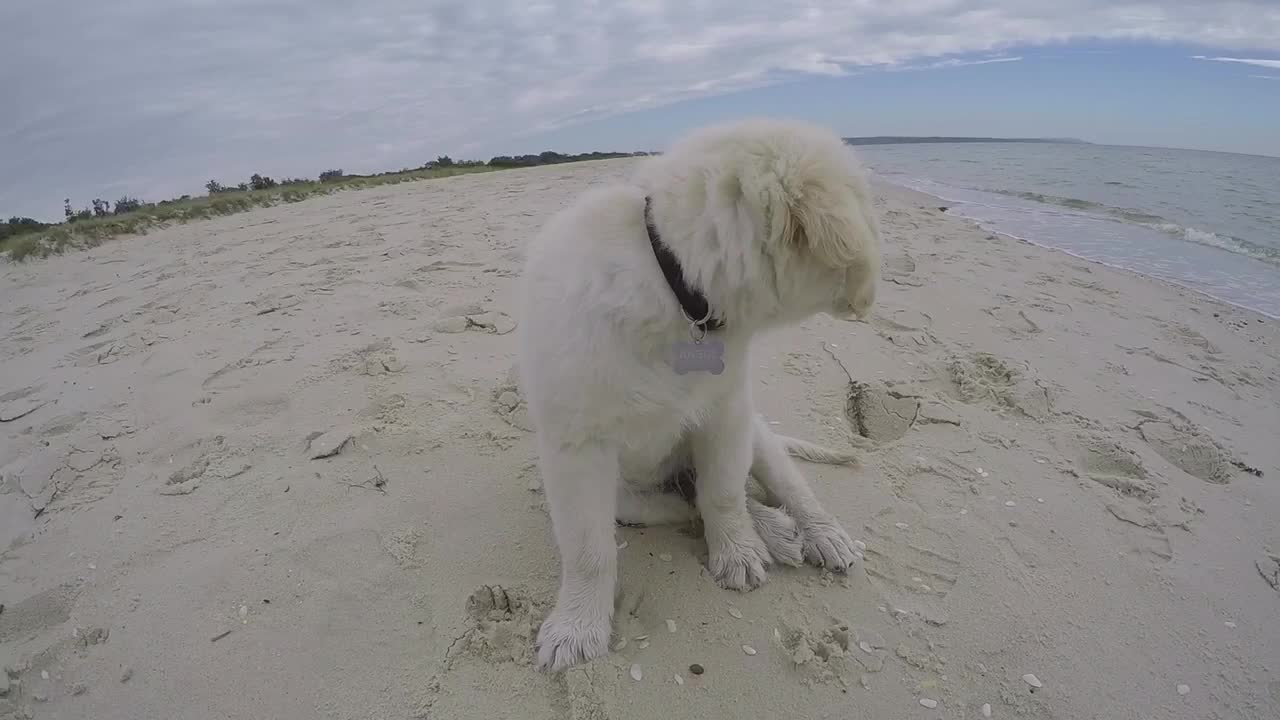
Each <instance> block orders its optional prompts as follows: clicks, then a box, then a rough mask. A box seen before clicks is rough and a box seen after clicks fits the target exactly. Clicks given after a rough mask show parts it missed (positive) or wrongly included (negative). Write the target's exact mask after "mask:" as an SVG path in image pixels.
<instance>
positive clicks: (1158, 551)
mask: <svg viewBox="0 0 1280 720" xmlns="http://www.w3.org/2000/svg"><path fill="white" fill-rule="evenodd" d="M1075 442H1076V443H1077V446H1076V449H1075V457H1076V460H1077V464H1078V467H1079V468H1080V472H1079V474H1082V475H1083V476H1084V477H1087V478H1088V479H1089V480H1092V481H1093V482H1094V483H1096V484H1097V485H1098V486H1100V487H1103V488H1106V489H1107V490H1108V491H1110V493H1109V495H1110V499H1109V500H1108V501H1107V502H1106V503H1105V504H1104V508H1105V509H1106V512H1107V513H1108V514H1109V515H1110V516H1111V517H1112V518H1113V519H1114V520H1116V521H1117V524H1113V525H1110V526H1108V531H1109V532H1110V533H1112V534H1113V535H1115V536H1116V537H1117V538H1118V539H1119V541H1120V542H1121V543H1122V544H1124V545H1126V546H1127V547H1128V548H1129V551H1130V552H1133V553H1137V554H1140V555H1141V554H1149V555H1153V556H1155V557H1156V558H1159V559H1160V560H1162V561H1167V560H1171V559H1172V558H1173V545H1172V544H1171V543H1170V542H1169V537H1168V534H1167V533H1166V532H1165V528H1166V527H1168V526H1171V525H1181V526H1183V527H1187V523H1188V522H1189V521H1190V520H1189V516H1194V514H1195V512H1194V510H1192V511H1190V512H1186V511H1185V509H1184V512H1183V514H1184V516H1188V517H1184V518H1183V519H1182V520H1181V521H1180V522H1179V521H1173V520H1166V519H1162V517H1161V514H1160V513H1159V510H1160V508H1159V507H1158V506H1157V504H1156V502H1157V500H1158V498H1159V497H1160V491H1159V485H1157V483H1156V482H1155V480H1154V479H1153V478H1152V476H1151V474H1150V473H1149V472H1148V470H1147V468H1146V466H1145V465H1144V464H1143V461H1142V456H1141V455H1139V454H1138V452H1137V451H1136V450H1134V449H1132V448H1130V447H1127V446H1126V445H1124V444H1122V443H1120V442H1118V441H1115V440H1112V439H1110V438H1107V437H1104V436H1102V435H1083V436H1080V437H1078V438H1077V439H1076V441H1075Z"/></svg>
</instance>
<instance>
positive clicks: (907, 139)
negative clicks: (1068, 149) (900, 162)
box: [844, 135, 1089, 145]
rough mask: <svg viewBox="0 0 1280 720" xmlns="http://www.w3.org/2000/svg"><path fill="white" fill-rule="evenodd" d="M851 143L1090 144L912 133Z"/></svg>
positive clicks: (1069, 140)
mask: <svg viewBox="0 0 1280 720" xmlns="http://www.w3.org/2000/svg"><path fill="white" fill-rule="evenodd" d="M844 141H845V143H846V144H849V145H916V144H923V143H1068V144H1077V145H1088V144H1089V143H1087V142H1085V141H1084V140H1078V139H1076V138H999V137H947V136H940V135H939V136H926V137H920V136H910V135H876V136H874V137H847V138H844Z"/></svg>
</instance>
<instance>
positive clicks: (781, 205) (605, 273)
mask: <svg viewBox="0 0 1280 720" xmlns="http://www.w3.org/2000/svg"><path fill="white" fill-rule="evenodd" d="M879 272H880V253H879V231H878V229H877V223H876V222H875V219H874V217H873V210H872V203H871V195H870V192H869V190H868V187H867V184H866V180H865V179H864V177H863V174H862V171H861V169H860V168H859V167H858V165H857V163H856V161H855V160H854V158H853V156H852V154H851V153H850V151H849V150H848V148H847V147H846V146H845V144H844V143H843V142H842V141H841V140H840V139H839V138H838V137H837V136H836V135H834V134H832V133H829V132H826V131H824V130H822V129H819V128H816V127H811V126H809V125H805V124H800V123H793V122H784V121H769V120H749V121H746V122H740V123H737V124H732V125H727V126H719V127H712V128H708V129H704V130H701V131H698V132H696V133H694V134H692V135H691V136H689V137H687V138H686V139H684V140H683V141H681V142H679V143H678V144H676V145H675V146H674V147H673V148H671V149H670V151H669V152H667V153H666V154H664V155H661V156H655V157H652V158H648V159H646V160H644V161H643V165H642V166H641V168H640V171H639V173H638V174H637V176H636V177H635V178H634V181H633V183H632V184H625V185H615V186H612V187H605V188H601V189H594V190H591V191H588V192H586V193H584V195H583V196H582V197H580V198H579V199H578V200H577V201H576V202H575V203H574V204H573V205H571V206H570V207H568V208H566V209H564V210H562V211H560V212H559V213H558V214H556V215H555V216H554V217H553V218H552V219H551V220H550V221H549V222H548V223H547V225H546V226H545V227H544V229H543V230H542V231H541V233H540V234H539V235H538V236H537V237H536V238H534V239H533V240H532V241H531V243H530V246H529V249H528V256H527V260H526V265H525V269H524V274H523V278H522V280H523V288H522V295H521V312H522V315H523V317H522V318H521V322H520V324H519V336H520V340H519V360H518V366H519V372H520V384H521V387H522V389H523V391H524V393H525V395H526V397H527V401H528V406H529V413H530V419H531V420H532V422H533V425H534V427H535V429H536V435H537V443H538V454H539V467H540V470H541V473H542V478H543V484H544V487H545V490H546V496H547V503H548V505H549V507H550V511H551V521H552V524H553V527H554V532H555V538H556V543H557V546H558V548H559V554H560V563H561V579H560V590H559V597H558V599H557V602H556V606H555V608H554V610H553V611H552V612H551V614H550V615H549V616H548V617H547V619H546V620H545V621H544V623H543V624H542V627H541V630H540V632H539V634H538V640H537V646H538V665H539V667H541V668H543V669H549V670H553V671H555V670H561V669H564V668H567V667H569V666H571V665H573V664H575V663H578V662H581V661H585V660H590V659H592V658H596V657H600V656H602V655H605V654H606V653H607V652H608V643H609V638H610V635H611V631H612V619H613V609H614V592H615V584H616V579H617V550H616V548H615V546H614V527H615V520H618V521H622V522H631V523H643V524H658V523H668V522H674V521H680V520H685V519H689V518H690V517H691V513H692V512H693V510H694V508H692V507H691V506H690V505H689V504H688V503H687V502H685V501H684V500H683V499H681V498H680V497H677V496H676V495H673V494H670V493H662V492H655V490H656V489H658V488H660V487H661V486H662V485H663V484H664V483H669V481H670V479H671V478H672V477H673V476H675V475H677V474H679V473H680V472H682V471H689V470H692V471H693V473H692V474H693V475H695V476H696V501H695V504H696V512H697V513H698V514H700V515H701V518H702V521H703V525H704V528H705V536H706V543H707V550H708V562H707V565H708V569H709V570H710V572H711V574H712V575H713V576H714V577H715V578H716V580H717V581H718V582H719V584H720V585H722V586H723V587H726V588H733V589H738V590H749V589H751V588H754V587H756V586H758V585H760V584H761V583H762V582H764V580H765V567H766V566H767V565H769V564H770V563H771V562H774V561H777V562H784V563H788V564H799V563H800V562H801V558H803V559H804V560H807V561H809V562H810V563H812V564H814V565H818V566H820V567H825V568H829V569H832V570H835V571H844V570H845V569H847V568H848V566H849V565H850V564H851V563H852V562H853V560H854V546H853V542H852V541H851V540H850V539H849V536H848V535H847V534H846V533H845V531H844V529H843V528H841V527H840V524H839V523H838V522H837V521H836V520H835V518H834V517H832V516H831V514H830V513H828V512H827V511H826V510H825V509H823V507H822V505H821V504H820V503H819V502H818V500H817V498H816V497H815V496H814V494H813V492H812V490H811V489H810V487H809V485H808V483H807V482H806V480H805V479H804V477H803V476H802V475H801V474H800V472H799V469H798V468H797V467H796V466H795V464H794V463H793V461H792V460H791V458H790V457H789V456H788V453H791V454H795V455H798V456H801V457H806V458H809V459H812V460H819V461H828V462H838V461H847V460H848V459H849V458H848V457H846V456H844V455H842V454H840V453H836V452H834V451H830V450H826V449H824V448H820V447H818V446H816V445H813V444H810V443H807V442H804V441H801V440H796V439H793V438H785V437H781V436H778V435H774V434H773V433H772V432H771V431H770V430H769V427H768V425H767V424H766V423H765V422H764V421H763V420H762V419H761V418H760V417H758V416H757V415H756V412H755V410H754V409H753V405H752V399H751V388H750V385H749V376H748V372H747V369H748V363H749V358H748V351H749V346H750V344H751V340H752V338H753V337H754V336H755V335H756V334H757V333H759V332H761V331H763V330H767V329H769V328H774V327H778V326H781V325H784V324H787V323H794V322H796V321H799V320H802V319H804V318H807V317H810V316H812V315H814V314H816V313H818V312H827V313H830V314H833V315H837V316H840V317H848V316H853V317H854V318H856V319H862V318H865V316H866V315H867V314H868V313H869V312H870V309H871V307H872V305H873V303H874V300H875V293H876V281H877V279H878V276H879ZM748 474H750V475H751V476H754V477H755V478H756V479H757V480H758V481H759V483H760V485H761V486H762V487H763V488H764V489H765V492H766V495H767V497H766V499H767V500H768V501H769V503H770V504H771V505H778V506H781V507H782V508H784V509H785V511H786V512H785V513H784V512H783V511H780V510H777V509H774V508H773V507H768V506H765V505H761V504H759V503H756V502H754V501H749V500H748V498H747V496H746V480H747V477H748ZM788 514H789V515H788Z"/></svg>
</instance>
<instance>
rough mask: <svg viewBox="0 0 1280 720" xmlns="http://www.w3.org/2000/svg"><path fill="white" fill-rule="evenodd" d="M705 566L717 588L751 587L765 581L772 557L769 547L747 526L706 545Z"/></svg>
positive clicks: (756, 586) (751, 588)
mask: <svg viewBox="0 0 1280 720" xmlns="http://www.w3.org/2000/svg"><path fill="white" fill-rule="evenodd" d="M708 551H709V552H708V559H707V569H708V570H710V571H711V576H712V577H714V578H715V579H716V582H717V583H718V584H719V585H720V587H723V588H726V589H729V590H754V589H755V588H758V587H760V586H761V585H763V584H764V581H765V579H766V578H767V577H768V576H767V575H766V573H765V567H767V566H768V565H769V563H770V561H771V560H772V558H770V556H769V548H767V547H766V546H765V544H764V541H762V540H761V539H760V536H759V535H757V534H756V532H755V530H752V529H750V528H748V529H746V530H744V531H742V532H740V533H738V534H737V535H736V536H734V537H726V538H723V539H721V540H720V541H719V542H715V543H714V544H709V545H708Z"/></svg>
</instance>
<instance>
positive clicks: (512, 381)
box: [492, 366, 533, 432]
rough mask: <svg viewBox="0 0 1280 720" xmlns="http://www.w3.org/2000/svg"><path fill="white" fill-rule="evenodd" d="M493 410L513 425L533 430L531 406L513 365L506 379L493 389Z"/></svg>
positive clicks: (521, 428) (528, 430) (527, 430)
mask: <svg viewBox="0 0 1280 720" xmlns="http://www.w3.org/2000/svg"><path fill="white" fill-rule="evenodd" d="M492 397H493V411H494V412H496V413H497V414H498V416H499V417H501V418H502V419H503V420H506V421H507V423H508V424H510V425H511V426H512V427H515V428H518V429H520V430H524V431H525V432H533V422H532V421H531V420H529V406H528V405H527V404H526V403H525V399H524V396H523V395H522V394H521V393H520V378H519V374H518V372H517V370H516V368H515V366H512V367H511V369H510V370H508V371H507V377H506V379H505V380H504V381H503V382H502V383H501V384H499V385H498V386H497V387H495V388H494V389H493V392H492Z"/></svg>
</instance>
